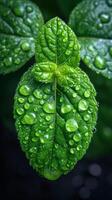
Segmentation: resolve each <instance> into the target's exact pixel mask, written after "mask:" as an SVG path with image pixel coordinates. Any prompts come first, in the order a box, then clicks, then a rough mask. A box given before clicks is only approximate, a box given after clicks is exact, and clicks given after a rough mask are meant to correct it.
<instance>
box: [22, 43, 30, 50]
mask: <svg viewBox="0 0 112 200" xmlns="http://www.w3.org/2000/svg"><path fill="white" fill-rule="evenodd" d="M21 49H22V50H23V51H29V50H30V44H29V43H28V42H23V43H22V44H21Z"/></svg>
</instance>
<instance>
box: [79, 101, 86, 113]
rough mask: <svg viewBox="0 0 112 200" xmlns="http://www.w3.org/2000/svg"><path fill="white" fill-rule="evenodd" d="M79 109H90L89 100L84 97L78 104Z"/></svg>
mask: <svg viewBox="0 0 112 200" xmlns="http://www.w3.org/2000/svg"><path fill="white" fill-rule="evenodd" d="M78 109H79V111H85V110H87V109H88V104H87V102H86V101H85V100H83V99H82V100H80V101H79V104H78Z"/></svg>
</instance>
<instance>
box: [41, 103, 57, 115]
mask: <svg viewBox="0 0 112 200" xmlns="http://www.w3.org/2000/svg"><path fill="white" fill-rule="evenodd" d="M43 110H44V111H45V112H46V113H55V103H54V102H47V103H45V104H44V106H43Z"/></svg>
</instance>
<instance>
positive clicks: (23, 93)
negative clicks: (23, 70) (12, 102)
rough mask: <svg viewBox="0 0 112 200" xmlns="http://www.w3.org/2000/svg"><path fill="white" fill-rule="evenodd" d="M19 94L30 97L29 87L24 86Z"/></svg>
mask: <svg viewBox="0 0 112 200" xmlns="http://www.w3.org/2000/svg"><path fill="white" fill-rule="evenodd" d="M19 92H20V94H22V95H23V96H28V95H29V93H30V88H29V87H28V86H27V85H22V86H21V87H20V88H19Z"/></svg>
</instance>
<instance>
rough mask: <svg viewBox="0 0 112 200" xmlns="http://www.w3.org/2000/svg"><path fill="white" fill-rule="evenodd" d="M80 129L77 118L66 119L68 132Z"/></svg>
mask: <svg viewBox="0 0 112 200" xmlns="http://www.w3.org/2000/svg"><path fill="white" fill-rule="evenodd" d="M77 129H78V124H77V121H76V120H75V119H68V120H67V121H66V130H67V131H68V132H74V131H76V130H77Z"/></svg>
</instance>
